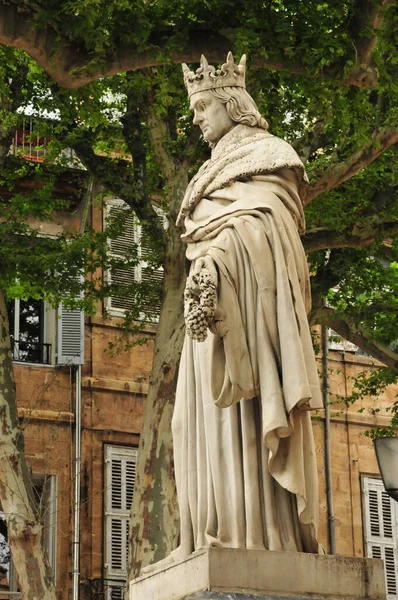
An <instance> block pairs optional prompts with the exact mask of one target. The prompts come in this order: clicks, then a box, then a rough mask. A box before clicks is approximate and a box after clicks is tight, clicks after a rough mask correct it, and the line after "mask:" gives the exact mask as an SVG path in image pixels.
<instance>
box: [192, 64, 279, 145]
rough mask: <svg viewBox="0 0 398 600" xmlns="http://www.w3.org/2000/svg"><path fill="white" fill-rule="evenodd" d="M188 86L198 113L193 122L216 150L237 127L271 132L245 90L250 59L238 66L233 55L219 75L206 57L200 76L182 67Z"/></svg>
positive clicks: (193, 108)
mask: <svg viewBox="0 0 398 600" xmlns="http://www.w3.org/2000/svg"><path fill="white" fill-rule="evenodd" d="M182 69H183V73H184V83H185V86H186V88H187V90H188V95H189V97H190V104H191V108H192V110H193V111H194V119H193V122H194V124H195V125H199V127H200V128H201V130H202V133H203V137H204V138H205V139H206V140H207V141H208V142H209V144H210V145H211V146H214V145H215V144H216V143H217V142H218V141H219V140H220V139H221V138H222V137H223V136H224V135H225V134H226V133H228V131H230V130H231V129H233V127H235V125H237V124H238V123H241V124H243V125H249V126H251V127H261V128H262V129H268V123H267V122H266V120H265V119H263V117H262V116H261V115H260V113H259V111H258V109H257V106H256V104H255V102H254V100H253V98H252V97H251V96H250V95H249V94H248V93H247V92H246V89H245V69H246V56H245V55H243V56H242V58H241V59H240V62H239V65H236V64H235V62H234V58H233V56H232V54H231V52H229V53H228V57H227V62H226V63H224V64H223V65H222V67H221V69H219V70H218V71H216V69H215V68H214V67H212V66H211V65H209V64H208V62H207V60H206V58H205V57H204V56H203V55H202V57H201V59H200V67H199V69H197V70H196V73H194V72H193V71H190V70H189V68H188V67H187V65H186V64H183V65H182Z"/></svg>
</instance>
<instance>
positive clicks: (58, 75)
mask: <svg viewBox="0 0 398 600" xmlns="http://www.w3.org/2000/svg"><path fill="white" fill-rule="evenodd" d="M32 13H33V11H31V10H28V9H27V8H26V6H18V5H16V4H14V3H10V2H8V3H6V2H5V0H2V2H1V3H0V43H1V44H5V45H7V46H11V47H13V48H19V49H21V50H24V51H25V52H27V53H28V54H29V55H30V56H31V57H32V58H33V59H34V60H36V62H37V63H38V64H39V65H40V66H41V67H43V69H45V71H46V72H47V73H48V74H49V75H50V76H51V77H52V78H53V79H54V80H55V81H57V82H58V84H59V85H60V86H62V87H66V88H77V87H80V86H82V85H85V84H87V83H89V82H91V81H95V80H97V79H100V78H101V77H105V76H111V75H115V74H116V73H120V72H125V71H131V70H137V69H143V68H147V67H151V66H157V65H161V64H166V62H168V61H169V60H171V61H172V62H174V63H182V62H188V63H194V62H197V61H198V59H199V57H200V55H201V54H206V57H207V59H208V60H209V61H212V62H218V63H219V62H223V61H224V60H225V56H226V54H227V52H228V51H229V50H230V49H231V47H233V40H234V30H228V31H227V30H225V31H209V30H201V31H199V30H195V31H194V32H192V33H191V34H190V35H189V36H188V40H187V42H186V44H185V47H184V48H182V49H181V50H178V51H174V52H171V54H170V52H168V53H167V54H168V56H167V60H166V58H165V56H164V54H166V53H164V54H163V51H164V49H165V48H166V47H167V45H168V44H169V42H170V40H171V39H172V37H173V36H174V35H175V31H174V29H172V28H170V29H164V30H162V31H154V32H153V34H152V36H151V37H150V39H149V40H148V46H149V49H148V50H144V51H142V50H139V51H137V46H136V45H135V44H133V43H124V44H121V45H120V46H119V47H118V49H117V51H115V52H114V53H113V54H112V55H110V56H108V57H107V58H106V59H105V60H104V61H103V62H102V63H98V62H94V61H93V54H92V53H91V52H89V51H88V50H87V49H86V48H85V46H84V42H83V41H76V40H71V39H70V37H68V36H67V35H62V34H61V33H60V32H58V31H57V30H56V29H55V28H54V27H52V26H50V25H42V24H40V26H37V25H36V24H35V22H34V15H33V14H32ZM264 48H265V43H264ZM262 50H263V49H262ZM264 54H265V53H264V52H262V53H261V55H258V56H257V57H256V56H252V57H251V64H252V65H253V66H256V67H261V68H267V69H274V70H277V71H286V72H289V73H293V74H297V75H303V76H306V77H310V78H320V79H328V78H329V79H333V80H336V79H338V75H339V73H341V74H342V73H343V72H344V66H345V62H344V60H342V61H339V62H338V63H336V64H335V65H331V66H330V67H327V68H324V69H322V70H319V71H318V72H314V73H311V72H308V70H307V69H306V67H305V65H303V64H301V63H300V62H299V61H297V62H293V61H292V60H291V59H288V58H284V57H282V58H281V59H280V60H274V59H272V58H271V59H267V58H264ZM377 77H378V74H377V69H376V67H375V66H374V65H373V64H370V63H369V62H368V63H367V64H365V65H363V64H358V65H356V66H355V67H354V69H352V70H351V71H350V72H348V73H346V74H345V75H344V77H343V75H342V76H341V84H342V85H347V86H349V85H353V86H357V87H368V88H373V87H375V86H376V83H377Z"/></svg>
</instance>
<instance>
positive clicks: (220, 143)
mask: <svg viewBox="0 0 398 600" xmlns="http://www.w3.org/2000/svg"><path fill="white" fill-rule="evenodd" d="M245 63H246V59H245V57H244V56H243V57H242V59H241V61H240V63H239V65H236V64H235V63H234V59H233V56H232V54H231V53H229V54H228V57H227V62H226V63H225V64H224V65H222V67H221V69H220V70H218V71H216V70H215V68H214V67H212V66H210V65H208V63H207V60H206V59H205V57H203V56H202V58H201V64H200V68H199V69H198V70H197V71H196V72H195V73H194V72H192V71H190V70H189V68H188V67H187V66H186V65H183V72H184V81H185V85H186V87H187V90H188V94H189V97H190V103H191V108H192V110H193V112H194V120H193V122H194V124H197V125H199V127H200V128H201V130H202V134H203V137H204V138H205V139H206V140H207V141H208V142H209V144H210V146H211V148H212V154H211V158H210V160H208V161H207V162H206V163H205V164H204V165H203V166H202V167H201V168H200V169H199V172H198V173H197V175H196V176H195V177H194V178H193V179H192V181H191V182H190V184H189V186H188V188H187V191H186V195H185V198H184V200H183V203H182V207H181V211H180V214H179V217H178V221H177V222H178V223H179V224H180V225H184V227H185V233H184V234H183V235H182V238H183V240H184V241H185V242H186V243H187V253H186V254H187V257H188V259H189V260H190V261H191V271H190V275H189V277H188V281H187V287H186V292H185V318H186V325H187V335H186V339H185V343H184V348H183V353H182V357H181V364H180V371H179V378H178V384H177V393H176V404H175V410H174V416H173V423H172V428H173V441H174V460H175V473H176V483H177V493H178V503H179V507H180V518H181V538H180V542H181V543H180V546H179V548H178V549H177V550H176V551H175V552H174V553H173V555H172V558H173V559H174V560H180V559H183V558H185V557H186V556H187V555H189V554H190V553H192V552H193V551H195V550H198V549H200V548H204V547H208V546H224V547H230V548H247V549H265V550H287V551H300V552H301V551H304V552H313V553H318V552H319V551H320V547H319V544H318V541H317V527H318V485H317V468H316V457H315V449H314V441H313V435H312V428H311V420H310V413H309V409H317V408H322V398H321V393H320V389H319V379H318V374H317V368H316V364H315V357H314V352H313V348H312V343H311V335H310V330H309V325H308V321H307V313H308V311H309V309H310V286H309V275H308V267H307V262H306V257H305V254H304V250H303V247H302V244H301V241H300V237H299V233H301V232H303V230H304V214H303V207H302V202H301V200H300V190H302V189H303V187H305V186H306V185H308V180H307V176H306V174H305V171H304V167H303V164H302V162H301V161H300V159H299V157H298V156H297V154H296V152H295V151H294V150H293V148H292V147H291V146H290V145H289V144H288V143H286V142H284V141H283V140H281V139H278V138H277V137H275V136H272V135H271V134H270V133H268V131H267V129H268V124H267V122H266V121H265V119H263V118H262V116H261V115H260V113H259V112H258V109H257V107H256V105H255V103H254V101H253V99H252V98H251V97H250V96H249V94H248V93H247V92H246V90H245Z"/></svg>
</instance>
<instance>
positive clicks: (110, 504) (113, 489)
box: [105, 446, 138, 600]
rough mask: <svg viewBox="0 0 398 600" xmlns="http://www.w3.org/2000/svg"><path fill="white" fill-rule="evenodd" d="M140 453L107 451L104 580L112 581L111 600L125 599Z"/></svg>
mask: <svg viewBox="0 0 398 600" xmlns="http://www.w3.org/2000/svg"><path fill="white" fill-rule="evenodd" d="M137 452H138V451H137V450H136V449H135V448H128V447H121V446H106V447H105V485H106V488H105V574H106V575H105V576H106V579H109V580H113V581H112V582H111V583H110V586H109V589H108V594H107V597H108V600H119V597H120V599H122V598H123V590H124V585H125V581H126V578H127V568H128V547H129V544H128V540H129V518H130V508H131V502H132V500H133V493H134V483H135V473H136V463H137ZM118 581H120V582H121V585H120V586H118V585H117V582H118ZM113 583H114V584H115V585H114V584H113ZM118 594H120V596H119V595H118Z"/></svg>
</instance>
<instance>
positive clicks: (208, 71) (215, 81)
mask: <svg viewBox="0 0 398 600" xmlns="http://www.w3.org/2000/svg"><path fill="white" fill-rule="evenodd" d="M182 71H183V73H184V83H185V87H186V88H187V90H188V96H192V94H195V93H196V92H203V91H205V90H212V89H214V88H221V87H227V86H237V87H243V88H244V87H246V86H245V71H246V54H244V55H243V56H242V58H241V59H240V61H239V64H238V65H237V64H235V61H234V57H233V56H232V52H228V56H227V62H226V63H224V64H223V65H222V67H221V69H218V70H216V69H215V67H212V66H211V65H209V63H208V62H207V59H206V57H205V56H203V54H202V56H201V58H200V67H199V69H196V73H195V72H194V71H191V70H190V69H189V67H188V66H187V65H186V64H185V63H183V65H182Z"/></svg>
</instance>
